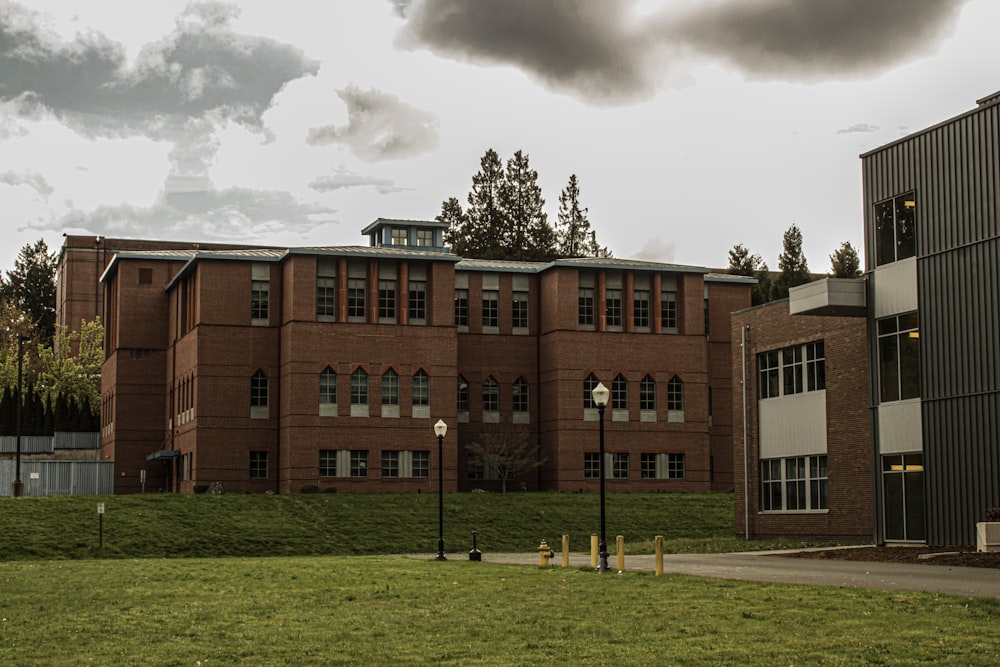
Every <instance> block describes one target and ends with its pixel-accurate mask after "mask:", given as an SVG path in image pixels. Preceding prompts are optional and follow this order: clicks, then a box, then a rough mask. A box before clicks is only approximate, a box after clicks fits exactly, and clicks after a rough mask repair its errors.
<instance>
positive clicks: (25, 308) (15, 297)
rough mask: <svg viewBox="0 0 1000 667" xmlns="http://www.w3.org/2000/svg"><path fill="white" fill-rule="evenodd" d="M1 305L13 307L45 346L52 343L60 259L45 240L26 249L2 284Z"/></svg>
mask: <svg viewBox="0 0 1000 667" xmlns="http://www.w3.org/2000/svg"><path fill="white" fill-rule="evenodd" d="M0 302H5V303H12V304H14V305H15V307H16V308H17V309H18V310H20V311H21V312H22V313H23V314H24V315H25V317H26V318H27V319H29V320H30V321H31V322H32V323H33V324H34V326H35V328H36V329H37V330H38V333H39V337H40V338H41V340H42V342H44V343H50V342H51V341H52V337H53V336H54V335H55V326H56V255H55V253H50V252H49V247H48V245H46V243H45V240H44V239H39V240H38V241H36V242H35V244H34V245H30V244H29V245H25V246H24V247H23V248H21V252H20V253H18V255H17V259H15V260H14V268H13V269H12V270H10V271H7V279H6V280H4V281H0Z"/></svg>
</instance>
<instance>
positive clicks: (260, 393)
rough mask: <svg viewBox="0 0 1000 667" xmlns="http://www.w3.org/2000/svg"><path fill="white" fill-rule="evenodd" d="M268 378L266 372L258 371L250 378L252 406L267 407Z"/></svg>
mask: <svg viewBox="0 0 1000 667" xmlns="http://www.w3.org/2000/svg"><path fill="white" fill-rule="evenodd" d="M267 385H268V381H267V376H266V375H264V371H261V370H259V371H257V372H256V373H254V374H253V377H251V378H250V406H251V407H267V389H268V386H267Z"/></svg>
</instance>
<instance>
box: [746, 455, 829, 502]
mask: <svg viewBox="0 0 1000 667" xmlns="http://www.w3.org/2000/svg"><path fill="white" fill-rule="evenodd" d="M827 478H828V472H827V459H826V456H825V455H819V456H797V457H790V458H785V459H767V460H764V461H761V509H762V510H764V511H769V512H780V511H796V510H798V511H802V510H823V509H827V508H829V493H828V491H827Z"/></svg>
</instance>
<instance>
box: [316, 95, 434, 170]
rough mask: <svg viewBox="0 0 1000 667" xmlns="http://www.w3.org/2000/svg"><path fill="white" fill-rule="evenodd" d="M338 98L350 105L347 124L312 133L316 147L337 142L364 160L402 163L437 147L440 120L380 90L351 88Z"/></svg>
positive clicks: (325, 126)
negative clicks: (400, 161) (398, 161)
mask: <svg viewBox="0 0 1000 667" xmlns="http://www.w3.org/2000/svg"><path fill="white" fill-rule="evenodd" d="M337 95H338V96H339V97H340V99H341V100H343V101H344V104H345V105H346V106H347V125H344V126H340V127H338V126H335V125H324V126H322V127H314V128H312V129H310V130H309V134H308V136H307V137H306V141H308V142H309V143H310V144H313V145H322V144H331V143H338V144H342V145H344V146H346V147H347V148H348V149H349V150H350V151H351V152H352V153H354V154H355V155H357V156H358V157H359V158H361V159H362V160H366V161H368V162H378V161H380V160H402V159H406V158H410V157H413V156H416V155H420V154H422V153H427V152H430V151H433V150H435V149H436V148H437V147H438V123H437V118H436V117H435V116H434V115H433V114H431V113H429V112H427V111H423V110H421V109H417V108H416V107H413V106H410V105H409V104H406V103H405V102H402V101H400V100H399V99H398V98H397V97H395V96H393V95H389V94H387V93H383V92H381V91H378V90H374V89H372V90H361V89H360V88H358V87H357V86H354V85H351V86H348V87H347V88H345V89H343V90H338V91H337Z"/></svg>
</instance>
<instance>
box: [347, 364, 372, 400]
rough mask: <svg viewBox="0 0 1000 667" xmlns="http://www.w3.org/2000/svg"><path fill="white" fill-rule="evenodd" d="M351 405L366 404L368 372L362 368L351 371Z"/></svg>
mask: <svg viewBox="0 0 1000 667" xmlns="http://www.w3.org/2000/svg"><path fill="white" fill-rule="evenodd" d="M351 405H368V373H366V372H365V371H364V369H362V368H359V369H357V370H356V371H354V372H353V373H351Z"/></svg>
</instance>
